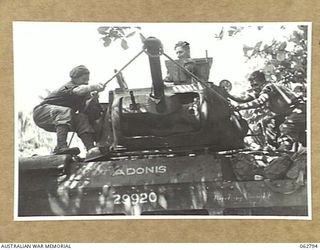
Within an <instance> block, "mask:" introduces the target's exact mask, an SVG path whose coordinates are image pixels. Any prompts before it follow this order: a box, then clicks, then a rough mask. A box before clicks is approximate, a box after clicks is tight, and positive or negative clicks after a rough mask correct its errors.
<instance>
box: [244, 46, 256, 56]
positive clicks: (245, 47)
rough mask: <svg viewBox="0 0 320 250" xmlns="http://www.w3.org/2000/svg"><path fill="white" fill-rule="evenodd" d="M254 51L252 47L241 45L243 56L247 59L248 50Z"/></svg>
mask: <svg viewBox="0 0 320 250" xmlns="http://www.w3.org/2000/svg"><path fill="white" fill-rule="evenodd" d="M252 49H254V48H253V47H249V46H247V45H243V53H244V56H246V57H248V52H249V51H250V50H252Z"/></svg>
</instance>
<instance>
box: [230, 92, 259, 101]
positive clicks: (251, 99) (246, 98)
mask: <svg viewBox="0 0 320 250" xmlns="http://www.w3.org/2000/svg"><path fill="white" fill-rule="evenodd" d="M226 92H227V91H226ZM226 96H227V97H228V98H229V99H231V100H233V101H235V102H239V103H246V102H250V101H253V100H254V98H253V97H252V96H250V95H248V96H246V97H237V96H233V95H230V94H229V93H228V92H227V94H226Z"/></svg>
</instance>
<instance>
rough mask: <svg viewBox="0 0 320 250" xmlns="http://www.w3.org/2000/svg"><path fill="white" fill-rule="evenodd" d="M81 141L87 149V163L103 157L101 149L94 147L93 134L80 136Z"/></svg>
mask: <svg viewBox="0 0 320 250" xmlns="http://www.w3.org/2000/svg"><path fill="white" fill-rule="evenodd" d="M80 139H81V140H82V142H83V144H84V146H85V147H86V149H87V154H86V158H85V161H92V160H95V159H97V158H100V157H102V156H103V154H102V153H101V151H100V149H99V147H95V146H94V140H93V134H92V133H84V134H82V135H80Z"/></svg>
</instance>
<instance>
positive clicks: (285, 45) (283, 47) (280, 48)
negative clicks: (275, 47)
mask: <svg viewBox="0 0 320 250" xmlns="http://www.w3.org/2000/svg"><path fill="white" fill-rule="evenodd" d="M286 47H287V43H286V42H282V43H281V44H280V46H279V50H284V49H285V48H286Z"/></svg>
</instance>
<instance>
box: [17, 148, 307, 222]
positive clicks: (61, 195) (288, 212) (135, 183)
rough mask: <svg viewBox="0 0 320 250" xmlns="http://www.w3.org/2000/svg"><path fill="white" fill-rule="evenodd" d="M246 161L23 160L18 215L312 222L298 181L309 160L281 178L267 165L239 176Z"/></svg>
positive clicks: (194, 157)
mask: <svg viewBox="0 0 320 250" xmlns="http://www.w3.org/2000/svg"><path fill="white" fill-rule="evenodd" d="M241 155H242V153H231V154H220V153H219V154H217V153H212V152H207V151H206V152H202V153H188V154H184V155H182V154H181V153H180V155H179V154H177V153H174V154H172V155H166V156H163V155H161V154H158V155H154V154H153V155H151V154H150V155H149V156H148V157H146V156H145V155H144V156H142V155H140V156H139V155H136V156H121V157H119V156H115V158H116V159H112V160H109V161H97V162H89V163H86V162H81V161H78V160H76V159H71V157H70V156H54V159H55V161H53V159H51V160H50V159H49V158H48V157H47V159H45V157H44V158H43V160H47V163H48V164H47V165H41V166H40V165H39V164H38V165H37V166H36V165H34V161H35V159H34V157H33V158H32V157H31V158H25V159H21V161H20V169H19V178H20V185H19V209H18V215H19V216H21V217H23V216H75V215H79V216H97V215H106V216H107V215H133V216H135V215H217V216H225V215H257V216H258V215H265V216H307V215H308V209H307V204H308V202H307V200H308V197H307V182H306V180H302V181H301V180H300V181H297V178H298V173H297V171H298V169H300V170H301V169H303V168H304V166H305V165H304V164H306V162H305V156H302V158H301V157H300V160H299V161H297V160H296V161H293V162H290V163H289V162H287V163H289V165H288V168H287V170H286V172H285V173H282V174H281V175H282V177H281V178H280V175H278V176H274V177H273V178H270V179H268V178H266V176H267V172H266V169H268V166H266V167H264V168H263V169H257V168H255V167H253V168H251V169H250V171H253V172H252V173H251V174H250V172H248V171H247V170H244V172H243V174H242V175H241V174H239V173H240V172H239V160H240V161H242V163H245V164H246V165H248V164H249V163H248V161H247V160H246V159H242V160H241V159H239V157H240V158H241V157H242V156H241ZM49 157H51V156H49ZM259 157H260V156H259ZM279 157H282V156H276V157H275V158H276V159H280V158H279ZM38 160H39V158H38V159H37V161H38ZM298 162H299V163H298ZM38 163H39V162H38ZM240 163H241V162H240ZM283 163H284V161H282V164H283ZM287 163H286V164H287ZM249 165H250V164H249ZM263 171H264V172H263ZM258 172H259V173H260V174H261V176H260V175H255V174H254V173H258ZM293 172H295V173H293ZM263 175H265V176H264V177H263ZM257 176H260V177H262V178H263V180H262V179H260V180H258V179H257Z"/></svg>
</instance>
